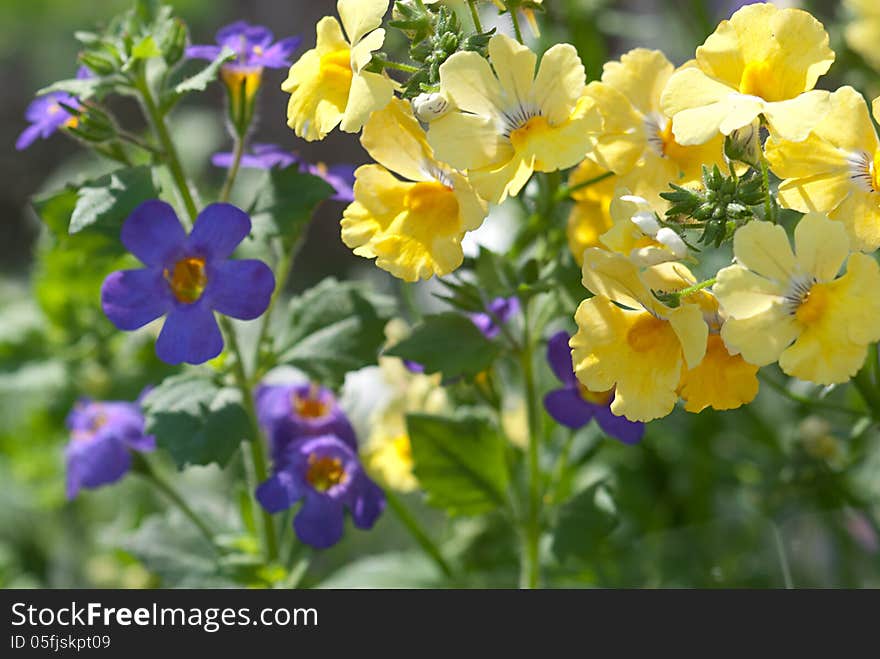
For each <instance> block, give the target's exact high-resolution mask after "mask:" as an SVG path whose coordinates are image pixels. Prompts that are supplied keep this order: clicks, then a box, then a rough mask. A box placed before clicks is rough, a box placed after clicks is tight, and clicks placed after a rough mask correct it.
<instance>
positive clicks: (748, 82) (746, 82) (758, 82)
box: [739, 60, 785, 102]
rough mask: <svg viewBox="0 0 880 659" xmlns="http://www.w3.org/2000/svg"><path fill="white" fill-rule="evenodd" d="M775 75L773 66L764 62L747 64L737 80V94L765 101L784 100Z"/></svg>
mask: <svg viewBox="0 0 880 659" xmlns="http://www.w3.org/2000/svg"><path fill="white" fill-rule="evenodd" d="M776 73H777V72H776V71H775V70H774V68H773V65H772V64H770V63H769V62H767V61H766V60H760V61H758V62H749V63H748V64H746V66H745V68H744V69H743V72H742V76H741V77H740V79H739V92H740V93H741V94H748V95H749V96H757V97H759V98H763V99H764V100H765V101H771V102H773V101H783V100H785V95H784V94H783V93H782V92H781V87H782V86H781V85H780V84H779V81H778V80H777V75H776Z"/></svg>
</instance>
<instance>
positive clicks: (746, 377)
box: [680, 334, 758, 413]
mask: <svg viewBox="0 0 880 659" xmlns="http://www.w3.org/2000/svg"><path fill="white" fill-rule="evenodd" d="M757 373H758V367H757V366H754V365H752V364H749V363H748V362H746V361H745V360H744V359H743V358H742V356H741V355H731V354H730V353H729V352H728V351H727V348H726V347H725V345H724V342H723V341H722V339H721V337H720V336H719V335H718V334H711V335H709V340H708V343H707V345H706V356H705V357H704V358H703V361H701V362H700V364H699V365H698V366H697V367H696V368H692V369H691V370H689V371H687V372H686V373H685V374H684V375H683V377H682V381H681V390H680V395H681V397H682V398H683V399H684V400H685V406H684V409H685V410H687V411H688V412H693V413H698V412H701V411H702V410H704V409H706V408H707V407H711V408H712V409H715V410H734V409H736V408H738V407H740V406H741V405H744V404H746V403H750V402H752V400H754V399H755V396H757V395H758V378H757Z"/></svg>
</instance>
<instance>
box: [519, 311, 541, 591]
mask: <svg viewBox="0 0 880 659" xmlns="http://www.w3.org/2000/svg"><path fill="white" fill-rule="evenodd" d="M522 315H523V326H524V330H523V347H522V350H521V352H520V361H521V365H522V372H523V379H524V381H525V398H526V410H527V412H528V427H529V445H528V454H527V461H528V483H529V485H528V488H529V491H528V501H529V505H528V516H527V518H526V523H525V528H524V529H523V535H524V545H525V547H524V551H523V557H522V561H523V562H522V570H521V572H520V586H521V587H522V588H537V587H538V586H539V584H540V580H541V565H540V555H539V544H540V540H541V468H540V462H539V457H540V454H539V448H540V444H541V411H540V408H539V402H538V395H537V391H536V387H535V373H534V364H533V360H532V341H531V337H530V333H529V319H528V315H527V313H526V305H525V304H524V305H523V311H522Z"/></svg>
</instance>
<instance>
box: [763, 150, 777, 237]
mask: <svg viewBox="0 0 880 659" xmlns="http://www.w3.org/2000/svg"><path fill="white" fill-rule="evenodd" d="M761 188H762V189H763V190H764V215H765V219H766V220H767V221H768V222H773V224H776V221H777V220H776V207H775V206H774V204H773V196H772V195H771V194H770V166H769V165H768V164H767V159H766V158H765V157H764V156H763V155H761Z"/></svg>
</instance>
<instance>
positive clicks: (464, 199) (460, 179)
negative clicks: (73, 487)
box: [448, 171, 488, 231]
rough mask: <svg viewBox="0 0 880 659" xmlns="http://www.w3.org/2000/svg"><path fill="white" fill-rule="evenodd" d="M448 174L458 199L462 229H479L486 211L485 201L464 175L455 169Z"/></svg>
mask: <svg viewBox="0 0 880 659" xmlns="http://www.w3.org/2000/svg"><path fill="white" fill-rule="evenodd" d="M448 176H449V178H450V179H451V180H452V188H453V190H454V191H455V198H456V199H457V200H458V208H459V213H460V215H461V228H462V230H463V231H475V230H476V229H479V228H480V226H481V225H482V224H483V220H485V219H486V214H487V212H488V207H487V204H486V202H485V201H483V199H482V198H481V197H480V196H479V195H478V194H477V192H476V190H474V188H473V186H472V185H471V182H470V181H469V180H468V178H467V177H466V176H464V175H463V174H459V173H458V172H455V171H453V172H450V173H449V174H448Z"/></svg>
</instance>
